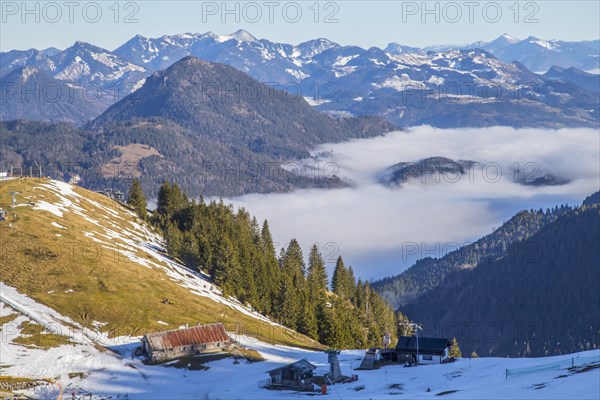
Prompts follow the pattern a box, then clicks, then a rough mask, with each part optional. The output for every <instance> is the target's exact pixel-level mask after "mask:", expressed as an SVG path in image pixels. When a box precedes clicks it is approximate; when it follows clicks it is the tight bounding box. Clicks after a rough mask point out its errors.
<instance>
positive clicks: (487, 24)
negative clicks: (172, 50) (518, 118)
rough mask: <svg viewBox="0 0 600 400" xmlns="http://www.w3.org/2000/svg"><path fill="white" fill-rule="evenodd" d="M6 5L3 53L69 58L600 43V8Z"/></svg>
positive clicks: (593, 4) (564, 4) (0, 28)
mask: <svg viewBox="0 0 600 400" xmlns="http://www.w3.org/2000/svg"><path fill="white" fill-rule="evenodd" d="M0 3H1V7H0V12H1V16H0V18H1V22H2V23H1V24H0V50H2V51H7V50H12V49H27V48H32V47H35V48H46V47H50V46H52V47H58V48H61V49H62V48H66V47H68V46H70V45H71V44H72V43H73V42H75V41H76V40H82V41H86V42H90V43H94V44H96V45H99V46H101V47H105V48H108V49H110V50H113V49H114V48H116V47H117V46H119V45H120V44H122V43H124V42H125V41H127V40H128V39H129V38H131V37H132V36H134V35H135V34H142V35H144V36H148V37H156V36H161V35H163V34H175V33H183V32H206V31H213V32H215V33H217V34H227V33H230V32H233V31H235V30H237V29H240V28H244V29H246V30H248V31H249V32H251V33H252V34H254V35H255V36H257V37H259V38H267V39H269V40H272V41H278V42H286V43H293V44H296V43H300V42H302V41H305V40H309V39H312V38H317V37H327V38H329V39H332V40H334V41H337V42H339V43H341V44H357V45H359V46H362V47H370V46H378V47H384V46H385V45H386V44H387V43H389V42H392V41H396V42H399V43H402V44H407V45H413V46H426V45H433V44H454V43H470V42H473V41H476V40H491V39H493V38H495V37H497V36H499V35H500V34H502V33H505V32H506V33H509V34H511V35H513V36H516V37H519V38H525V37H527V36H530V35H533V36H537V37H540V38H543V39H554V38H556V39H562V40H591V39H598V38H599V37H600V21H599V18H600V17H599V15H600V5H599V4H600V2H598V1H596V0H594V1H534V2H532V1H521V2H516V1H515V0H510V1H495V2H494V1H472V2H470V3H469V2H467V1H466V0H465V1H462V0H461V1H456V2H448V1H438V2H435V1H429V2H426V3H423V2H422V1H414V2H413V1H364V0H360V1H352V0H350V1H348V0H346V1H320V2H318V3H316V1H314V0H310V1H296V2H293V1H270V0H265V1H262V0H259V1H254V2H252V1H250V2H249V1H238V2H235V1H229V2H227V4H226V5H225V7H223V4H224V3H223V2H222V1H164V0H163V1H129V2H128V1H120V2H115V1H114V0H111V1H96V2H93V1H73V2H72V5H70V6H68V5H66V3H65V2H64V1H63V0H60V1H56V2H44V1H41V2H40V1H37V2H36V1H30V2H25V6H23V4H24V3H23V2H22V1H6V0H1V1H0ZM315 3H316V6H315ZM469 4H471V5H469ZM115 5H116V6H115ZM515 5H516V6H515ZM317 10H318V12H317ZM228 11H229V12H228Z"/></svg>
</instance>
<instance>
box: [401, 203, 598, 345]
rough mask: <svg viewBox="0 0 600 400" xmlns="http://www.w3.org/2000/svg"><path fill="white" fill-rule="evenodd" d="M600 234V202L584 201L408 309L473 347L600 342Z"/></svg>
mask: <svg viewBox="0 0 600 400" xmlns="http://www.w3.org/2000/svg"><path fill="white" fill-rule="evenodd" d="M599 240H600V206H599V205H598V204H592V205H583V206H582V207H580V208H577V209H574V210H570V211H568V212H567V213H565V214H564V215H560V216H559V217H558V218H556V219H555V220H554V221H552V222H550V223H548V224H546V225H545V226H543V227H542V228H541V229H540V230H539V231H538V232H537V233H534V234H533V235H531V236H530V237H529V238H527V239H525V240H523V241H521V242H516V243H513V244H512V245H510V246H509V248H508V249H507V252H506V255H505V256H504V257H502V258H499V259H495V260H493V259H489V260H485V261H483V262H481V263H480V264H479V265H478V266H477V268H474V269H469V270H461V271H456V272H454V273H452V274H450V275H449V276H448V277H447V278H446V279H445V280H444V281H443V283H441V284H440V285H438V286H437V287H436V288H434V289H433V290H431V291H429V292H428V293H425V294H424V295H423V296H421V297H420V298H418V299H416V300H415V301H413V302H411V303H410V304H408V305H407V306H405V307H404V308H403V311H405V313H406V315H407V317H409V318H411V319H413V320H415V321H418V322H420V323H422V324H423V326H424V329H425V330H426V331H430V332H436V333H437V334H446V335H448V334H449V335H451V336H453V335H455V336H456V338H457V340H458V341H459V343H460V345H461V348H462V350H463V351H466V352H468V353H470V352H471V351H476V352H477V353H478V354H480V355H491V356H511V357H518V356H544V355H555V354H564V353H569V352H574V351H579V350H583V349H586V350H587V349H595V348H598V347H599V346H600V321H599V320H598V315H599V313H600V298H599V297H598V287H600V265H599V260H600V246H598V243H599ZM524 249H525V250H526V251H524ZM468 353H467V354H468Z"/></svg>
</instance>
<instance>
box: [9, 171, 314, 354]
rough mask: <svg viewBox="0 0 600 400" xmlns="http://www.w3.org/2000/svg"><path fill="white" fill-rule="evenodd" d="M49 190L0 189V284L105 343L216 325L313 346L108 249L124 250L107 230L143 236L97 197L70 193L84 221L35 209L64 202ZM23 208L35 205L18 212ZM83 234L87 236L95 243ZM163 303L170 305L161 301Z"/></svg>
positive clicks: (32, 183) (19, 185)
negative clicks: (3, 213)
mask: <svg viewBox="0 0 600 400" xmlns="http://www.w3.org/2000/svg"><path fill="white" fill-rule="evenodd" d="M49 184H50V181H46V180H38V179H22V180H9V181H3V182H0V207H2V208H4V209H5V210H7V211H8V212H9V218H8V219H7V220H6V221H1V222H0V248H1V250H2V251H1V254H0V281H1V282H4V283H6V284H7V285H9V286H13V287H15V288H17V289H18V290H19V291H20V292H22V293H24V294H26V295H28V296H29V297H31V298H33V299H35V300H36V301H38V302H40V303H42V304H45V305H47V306H49V307H51V308H53V309H55V310H56V311H58V312H59V313H61V314H63V315H65V316H68V317H70V318H72V319H73V320H74V321H76V322H78V323H80V324H81V325H82V326H84V327H86V328H90V329H95V327H94V324H93V323H94V321H98V322H101V323H105V325H103V326H102V327H101V328H100V330H101V331H103V332H109V333H110V336H122V335H142V334H144V333H146V332H149V331H159V330H165V329H173V328H176V327H177V326H179V325H182V324H186V323H187V324H190V325H195V324H196V323H198V322H200V323H212V322H223V323H225V325H226V328H227V329H228V330H230V331H238V332H240V333H244V334H247V335H249V336H253V337H257V338H259V339H261V340H264V341H266V342H272V343H276V344H285V345H292V346H300V347H308V348H317V347H319V345H318V344H317V343H315V342H313V341H311V340H309V339H307V338H306V337H304V336H302V335H299V334H297V333H295V332H292V331H290V330H287V329H284V328H281V327H278V326H273V325H271V324H269V323H268V322H265V321H261V320H259V319H256V318H253V317H251V316H248V315H246V314H244V313H242V312H240V311H238V310H236V309H235V308H232V307H229V306H227V305H225V304H221V303H218V302H216V301H213V300H212V299H210V298H208V297H203V296H199V295H197V294H194V293H192V292H191V290H190V289H189V288H186V287H183V286H181V285H180V284H178V283H177V282H175V281H174V280H173V279H171V278H170V277H169V276H168V275H167V273H166V270H165V268H167V269H168V268H169V267H168V266H167V265H166V264H165V263H164V262H163V261H161V260H159V259H156V258H154V257H152V256H151V255H148V254H147V253H145V252H143V251H140V250H139V249H137V250H135V249H134V250H133V253H135V256H136V257H139V259H140V260H141V262H142V264H146V265H147V266H143V265H140V264H139V263H138V262H135V261H132V260H130V259H128V258H127V257H126V256H124V255H123V254H121V253H120V252H119V251H117V250H115V249H117V248H118V249H126V247H127V243H125V242H124V241H123V240H122V239H120V238H111V237H107V236H106V233H107V232H108V231H110V230H112V231H116V232H118V233H120V234H122V235H123V236H126V237H134V238H135V236H133V233H132V230H135V231H136V232H135V235H137V234H138V232H139V231H140V230H142V231H144V229H139V227H136V224H138V223H140V221H139V220H138V219H137V218H136V217H135V216H133V215H132V214H131V213H130V212H129V211H127V210H126V209H125V208H124V207H122V206H120V205H119V204H118V203H116V202H114V201H112V200H110V199H108V198H107V197H105V196H103V195H100V194H97V193H94V192H90V191H87V190H85V189H82V188H79V187H73V191H74V192H75V195H72V196H68V197H66V198H67V199H68V200H71V201H72V202H73V205H74V206H75V208H77V207H80V208H81V209H82V210H83V211H82V212H81V213H80V214H83V215H79V214H78V213H77V212H73V211H72V210H71V208H69V210H70V211H65V212H63V216H62V217H59V216H56V215H54V214H53V213H51V212H49V211H46V210H39V209H36V207H39V206H40V204H41V203H40V202H47V203H50V204H57V203H60V202H61V201H63V202H64V199H65V197H63V196H61V194H60V191H58V190H56V189H55V188H52V187H51V185H49ZM12 191H16V192H19V194H17V203H19V206H18V207H15V208H14V209H11V208H10V195H9V193H10V192H12ZM77 194H79V195H80V196H81V197H79V196H77ZM61 197H63V198H62V199H61ZM90 200H91V201H90ZM28 202H33V203H35V206H31V205H22V204H24V203H28ZM92 202H94V203H92ZM111 211H112V213H114V214H112V213H111ZM15 214H16V216H15ZM84 216H87V217H89V218H92V219H94V220H96V223H94V222H93V221H90V220H88V219H86V218H85V217H84ZM53 222H55V223H57V224H59V225H61V226H62V227H64V228H66V229H63V228H61V227H57V226H54V225H52V223H53ZM9 224H12V228H11V227H9ZM107 230H108V231H107ZM85 232H89V233H93V234H94V235H93V238H96V239H97V240H100V241H101V243H100V242H95V241H94V240H93V238H92V237H89V235H88V236H86V235H85ZM146 233H147V232H146ZM109 236H110V235H109ZM142 236H143V234H142V233H140V235H139V237H142ZM158 265H160V266H161V267H159V266H158ZM165 298H167V299H169V303H167V304H165V303H163V302H162V300H163V299H165ZM158 321H163V322H166V323H168V324H169V326H165V325H163V324H160V323H158Z"/></svg>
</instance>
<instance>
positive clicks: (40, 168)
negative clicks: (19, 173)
mask: <svg viewBox="0 0 600 400" xmlns="http://www.w3.org/2000/svg"><path fill="white" fill-rule="evenodd" d="M33 162H34V163H35V166H36V167H37V168H38V177H39V178H40V179H41V178H42V167H41V166H40V164H38V163H37V161H35V160H33Z"/></svg>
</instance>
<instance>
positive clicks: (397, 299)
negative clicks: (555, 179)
mask: <svg viewBox="0 0 600 400" xmlns="http://www.w3.org/2000/svg"><path fill="white" fill-rule="evenodd" d="M570 210H571V208H570V207H569V206H560V207H555V208H553V209H552V210H550V209H547V210H546V211H543V210H541V209H539V210H527V211H521V212H519V213H517V214H516V215H515V216H514V217H512V218H511V219H509V220H508V221H506V222H505V223H504V224H502V226H501V227H499V228H498V229H496V230H495V231H494V232H492V233H491V234H489V235H487V236H484V237H483V238H481V239H479V240H478V241H476V242H475V243H472V244H468V245H465V246H463V247H461V248H460V249H458V250H455V251H452V252H450V253H448V254H446V255H444V256H443V257H441V258H431V257H427V258H424V259H421V260H419V261H417V262H416V263H415V264H414V265H413V266H412V267H410V268H408V269H407V270H406V271H404V272H402V273H401V274H399V275H397V276H394V277H388V278H385V279H382V280H379V281H375V282H373V283H372V285H373V288H374V289H375V290H377V291H378V292H379V293H381V295H382V296H383V297H384V298H385V299H386V301H388V302H390V303H391V304H393V305H394V306H395V307H401V306H404V305H406V304H408V303H411V302H413V301H415V300H416V299H418V298H419V297H420V296H422V295H424V294H425V293H427V292H429V291H430V290H433V289H434V288H435V287H437V286H439V285H440V284H441V283H442V282H443V281H444V279H445V278H446V277H447V276H448V275H449V274H451V273H452V272H454V271H458V270H461V269H470V268H474V267H476V266H477V265H478V264H479V263H480V262H481V261H483V260H486V259H488V258H489V259H492V260H494V259H498V258H501V257H503V256H504V255H506V251H507V249H508V247H509V246H510V245H511V244H513V243H515V242H520V241H522V240H524V239H527V238H528V237H530V236H531V235H533V234H535V233H536V232H537V231H539V230H540V229H541V228H542V227H543V226H545V225H547V224H548V223H550V222H553V221H555V220H556V219H557V218H558V217H559V216H561V215H564V214H565V213H567V212H569V211H570Z"/></svg>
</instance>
